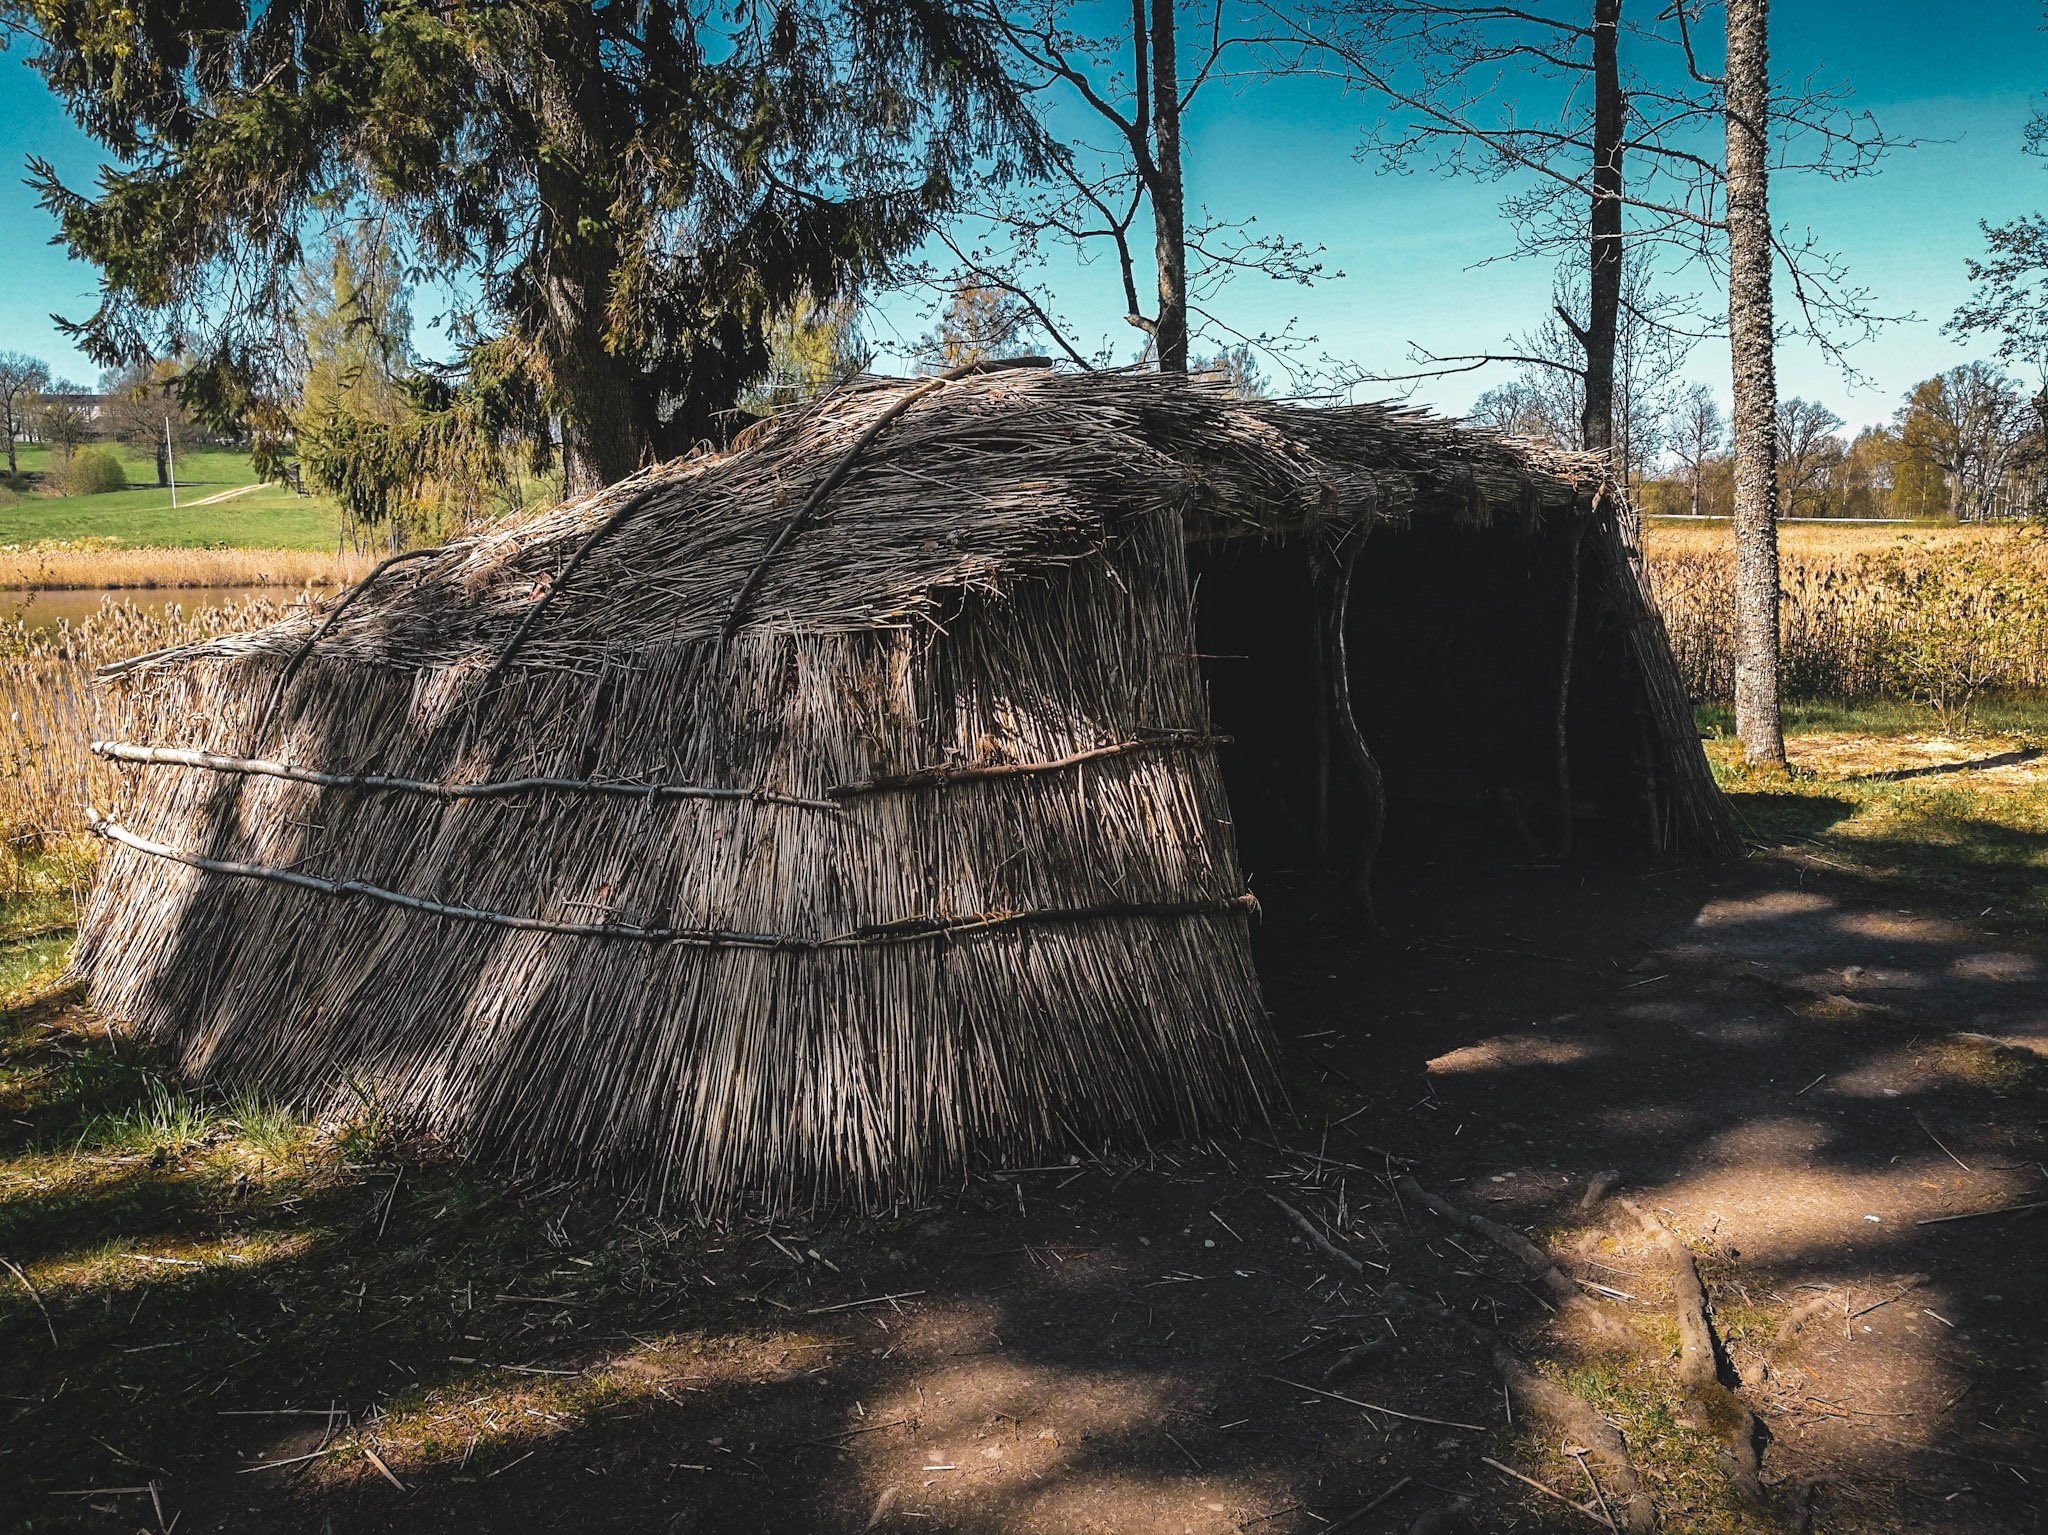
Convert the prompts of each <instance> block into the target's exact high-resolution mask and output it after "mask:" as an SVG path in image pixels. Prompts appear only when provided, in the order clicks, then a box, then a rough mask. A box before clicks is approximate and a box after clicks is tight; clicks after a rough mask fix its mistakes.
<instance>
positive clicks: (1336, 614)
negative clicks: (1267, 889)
mask: <svg viewBox="0 0 2048 1535" xmlns="http://www.w3.org/2000/svg"><path fill="white" fill-rule="evenodd" d="M1371 531H1372V524H1371V523H1370V522H1367V521H1360V522H1357V523H1354V524H1353V525H1352V526H1350V527H1348V528H1346V529H1345V530H1344V531H1343V532H1342V533H1341V534H1339V535H1338V537H1337V541H1336V543H1335V545H1334V546H1333V547H1332V548H1331V549H1329V550H1328V551H1327V552H1319V557H1318V558H1317V559H1316V565H1315V571H1316V581H1315V585H1316V602H1315V610H1316V616H1317V618H1318V619H1319V620H1320V621H1321V625H1322V630H1323V634H1322V645H1321V646H1320V647H1319V648H1320V649H1321V651H1322V653H1323V655H1324V656H1325V657H1326V660H1325V663H1324V665H1325V670H1326V674H1327V688H1326V692H1325V695H1324V707H1325V708H1326V709H1327V710H1328V716H1327V717H1328V720H1329V723H1330V724H1331V725H1332V726H1334V728H1335V729H1336V732H1337V734H1338V736H1340V737H1341V738H1342V739H1343V742H1344V746H1345V752H1346V755H1348V756H1349V757H1350V759H1351V766H1352V769H1353V770H1354V771H1355V772H1356V773H1357V775H1358V780H1359V788H1360V790H1361V797H1362V799H1363V803H1364V809H1365V823H1366V824H1365V834H1364V835H1363V836H1362V837H1360V838H1359V845H1358V852H1357V856H1356V861H1355V863H1354V864H1353V867H1352V874H1351V881H1350V884H1351V897H1352V900H1353V901H1354V902H1356V903H1357V906H1358V911H1359V918H1360V925H1361V926H1362V927H1363V928H1364V930H1365V931H1366V932H1367V933H1373V934H1376V933H1378V932H1379V918H1378V915H1377V914H1376V913H1375V912H1374V910H1373V901H1372V872H1373V865H1374V864H1375V863H1377V862H1378V861H1379V853H1380V842H1381V839H1382V838H1383V837H1384V836H1385V833H1386V826H1387V792H1386V780H1385V779H1384V778H1383V777H1382V775H1381V773H1380V765H1379V760H1378V759H1377V758H1375V757H1374V756H1373V754H1372V748H1371V747H1370V746H1369V745H1367V744H1366V739H1365V732H1364V731H1362V730H1360V729H1359V727H1358V716H1357V714H1356V713H1354V712H1353V710H1352V707H1351V657H1350V646H1349V643H1348V641H1347V639H1346V637H1345V626H1346V619H1347V617H1348V615H1349V613H1350V610H1351V577H1352V573H1353V572H1354V571H1355V570H1356V568H1357V565H1358V555H1359V551H1360V550H1361V549H1362V548H1363V547H1364V546H1365V539H1366V535H1367V534H1368V533H1370V532H1371Z"/></svg>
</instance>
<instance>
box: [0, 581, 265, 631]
mask: <svg viewBox="0 0 2048 1535" xmlns="http://www.w3.org/2000/svg"><path fill="white" fill-rule="evenodd" d="M297 595H298V588H296V587H289V586H156V587H122V588H119V589H116V588H113V587H78V588H74V589H71V590H67V591H54V592H24V591H0V623H5V622H6V621H8V620H9V619H12V618H14V617H16V616H17V615H18V616H20V617H22V618H24V619H26V620H27V621H28V626H29V628H30V629H31V630H38V629H54V628H55V627H56V626H57V623H58V621H59V620H60V619H67V618H68V619H69V620H71V622H72V623H74V624H75V623H78V622H79V621H81V620H82V619H87V618H90V617H92V616H93V614H95V613H97V612H98V611H99V610H100V604H101V603H102V602H104V601H106V599H107V598H109V597H118V598H119V599H120V600H121V601H123V602H130V603H133V604H134V605H135V606H136V607H138V608H141V609H142V610H143V611H144V612H145V613H161V612H162V611H163V610H164V609H165V608H167V607H170V606H172V605H173V604H175V605H177V606H178V607H181V608H183V609H184V610H185V611H186V612H188V613H189V612H191V611H192V610H193V609H194V608H217V607H219V606H220V605H221V604H222V603H227V602H247V601H249V600H250V599H251V598H254V597H268V598H269V599H270V600H271V601H273V602H279V603H284V602H289V601H291V599H292V598H293V597H295V596H297Z"/></svg>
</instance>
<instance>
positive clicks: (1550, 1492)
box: [1479, 1455, 1614, 1530]
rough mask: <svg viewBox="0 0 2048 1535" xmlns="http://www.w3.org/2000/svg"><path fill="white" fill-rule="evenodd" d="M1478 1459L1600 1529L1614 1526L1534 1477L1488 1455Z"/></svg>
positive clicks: (1608, 1528)
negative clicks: (1570, 1510) (1554, 1500)
mask: <svg viewBox="0 0 2048 1535" xmlns="http://www.w3.org/2000/svg"><path fill="white" fill-rule="evenodd" d="M1479 1459H1480V1460H1481V1461H1482V1462H1483V1463H1484V1464H1486V1465H1489V1466H1491V1467H1493V1469H1494V1470H1496V1471H1499V1472H1501V1473H1502V1474H1504V1475H1507V1476H1511V1477H1513V1478H1514V1479H1515V1480H1516V1481H1518V1482H1526V1483H1527V1484H1528V1485H1529V1486H1531V1487H1534V1488H1535V1489H1536V1490H1537V1491H1538V1492H1540V1493H1542V1494H1543V1495H1544V1496H1545V1497H1546V1498H1555V1499H1557V1501H1558V1502H1560V1503H1562V1504H1563V1505H1564V1506H1565V1507H1566V1508H1569V1509H1575V1510H1577V1511H1578V1512H1579V1513H1582V1514H1584V1515H1585V1516H1586V1517H1587V1518H1588V1519H1590V1520H1592V1521H1593V1522H1594V1523H1595V1524H1597V1525H1599V1526H1600V1528H1601V1529H1603V1530H1611V1529H1613V1528H1614V1525H1613V1523H1612V1522H1611V1521H1609V1520H1606V1519H1602V1518H1601V1517H1600V1516H1599V1515H1598V1514H1596V1513H1594V1512H1593V1511H1592V1510H1591V1509H1589V1508H1587V1507H1586V1506H1585V1505H1584V1504H1583V1503H1574V1502H1573V1501H1572V1500H1571V1499H1570V1498H1568V1497H1566V1496H1565V1495H1564V1494H1563V1493H1561V1492H1559V1491H1558V1490H1557V1489H1556V1488H1554V1487H1546V1486H1545V1485H1544V1484H1543V1483H1541V1482H1539V1481H1537V1480H1536V1478H1535V1477H1533V1476H1524V1475H1522V1473H1521V1472H1519V1471H1517V1470H1516V1469H1515V1468H1514V1467H1513V1466H1503V1465H1502V1464H1501V1463H1500V1462H1499V1461H1497V1460H1495V1459H1494V1458H1493V1457H1492V1456H1490V1455H1482V1456H1480V1457H1479Z"/></svg>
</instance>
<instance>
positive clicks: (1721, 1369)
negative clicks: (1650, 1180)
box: [1623, 1200, 1767, 1508]
mask: <svg viewBox="0 0 2048 1535" xmlns="http://www.w3.org/2000/svg"><path fill="white" fill-rule="evenodd" d="M1623 1207H1624V1208H1625V1209H1627V1210H1628V1212H1629V1213H1630V1214H1631V1215H1633V1216H1634V1217H1635V1218H1636V1220H1637V1222H1638V1223H1639V1224H1640V1225H1641V1227H1642V1231H1643V1235H1644V1236H1645V1237H1647V1238H1648V1239H1649V1240H1650V1242H1651V1243H1652V1244H1653V1245H1654V1246H1655V1247H1656V1248H1657V1249H1658V1251H1659V1252H1660V1253H1661V1254H1662V1256H1663V1258H1664V1264H1665V1277H1666V1279H1667V1281H1668V1282H1669V1284H1670V1286H1671V1303H1672V1310H1673V1314H1674V1317H1675V1319H1676V1320H1677V1323H1678V1383H1679V1385H1680V1386H1681V1387H1683V1388H1684V1390H1685V1393H1686V1395H1687V1396H1688V1397H1690V1398H1691V1399H1692V1401H1693V1403H1694V1405H1695V1406H1697V1407H1698V1408H1699V1411H1700V1415H1701V1416H1702V1417H1703V1418H1704V1419H1705V1420H1706V1422H1707V1425H1708V1427H1709V1428H1710V1429H1711V1430H1712V1432H1713V1434H1714V1437H1715V1439H1716V1440H1717V1441H1718V1448H1717V1450H1716V1454H1717V1456H1718V1458H1719V1459H1720V1461H1721V1466H1722V1469H1723V1471H1725V1472H1726V1474H1727V1476H1728V1480H1729V1482H1730V1484H1731V1485H1732V1486H1733V1487H1734V1488H1735V1490H1736V1492H1737V1493H1738V1494H1739V1495H1740V1496H1741V1497H1742V1498H1743V1499H1744V1500H1745V1501H1746V1502H1748V1503H1749V1504H1751V1505H1752V1506H1754V1507H1758V1508H1761V1507H1763V1506H1764V1504H1765V1501H1766V1500H1765V1496H1764V1488H1763V1456H1762V1449H1761V1446H1762V1444H1763V1442H1764V1440H1765V1439H1766V1437H1767V1430H1766V1429H1765V1427H1764V1422H1763V1420H1762V1419H1761V1418H1759V1417H1758V1416H1757V1415H1756V1414H1755V1413H1754V1412H1752V1411H1751V1410H1750V1408H1749V1405H1748V1404H1747V1403H1746V1402H1744V1401H1743V1400H1742V1399H1741V1398H1740V1397H1738V1396H1737V1395H1736V1394H1735V1392H1734V1391H1733V1390H1731V1389H1730V1386H1729V1381H1730V1379H1731V1378H1732V1375H1733V1372H1732V1371H1731V1370H1730V1368H1729V1366H1728V1362H1727V1360H1726V1358H1725V1357H1724V1356H1723V1354H1722V1352H1721V1343H1720V1340H1719V1339H1718V1338H1717V1337H1715V1336H1714V1324H1713V1320H1712V1313H1711V1311H1710V1309H1709V1305H1708V1301H1707V1290H1706V1286H1705V1285H1703V1284H1701V1283H1700V1271H1699V1265H1698V1264H1696V1263H1695V1262H1694V1261H1693V1256H1692V1251H1691V1249H1690V1248H1688V1247H1687V1246H1686V1245H1685V1243H1684V1242H1682V1241H1681V1240H1679V1237H1678V1234H1677V1233H1676V1232H1675V1231H1673V1230H1672V1229H1671V1228H1670V1227H1669V1226H1667V1225H1665V1224H1664V1223H1663V1222H1662V1221H1660V1220H1658V1219H1657V1218H1656V1217H1655V1216H1654V1215H1652V1214H1650V1213H1649V1212H1648V1211H1647V1210H1644V1209H1642V1208H1640V1207H1639V1206H1637V1205H1635V1204H1632V1203H1630V1202H1628V1201H1626V1200H1624V1201H1623Z"/></svg>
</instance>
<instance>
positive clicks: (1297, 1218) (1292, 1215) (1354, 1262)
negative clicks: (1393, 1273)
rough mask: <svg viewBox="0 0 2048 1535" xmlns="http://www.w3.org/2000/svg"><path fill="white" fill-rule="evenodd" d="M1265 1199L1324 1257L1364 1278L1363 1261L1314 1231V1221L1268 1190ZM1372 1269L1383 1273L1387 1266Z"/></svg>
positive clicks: (1376, 1266)
mask: <svg viewBox="0 0 2048 1535" xmlns="http://www.w3.org/2000/svg"><path fill="white" fill-rule="evenodd" d="M1266 1197H1267V1198H1268V1199H1270V1200H1272V1201H1273V1203H1274V1204H1276V1205H1278V1206H1279V1207H1280V1208H1281V1209H1282V1210H1283V1211H1285V1212H1286V1214H1287V1218H1288V1219H1289V1220H1291V1221H1293V1222H1294V1224H1295V1225H1296V1226H1298V1227H1300V1228H1301V1234H1302V1235H1303V1236H1305V1237H1307V1238H1308V1239H1309V1240H1310V1241H1311V1242H1313V1243H1315V1245H1316V1246H1317V1248H1319V1249H1320V1250H1321V1251H1322V1252H1323V1254H1324V1255H1325V1256H1327V1257H1329V1258H1332V1259H1334V1260H1335V1261H1336V1262H1338V1263H1341V1264H1343V1265H1344V1267H1346V1268H1348V1269H1350V1270H1351V1272H1352V1273H1354V1274H1356V1275H1357V1276H1358V1277H1359V1278H1360V1279H1363V1278H1365V1261H1364V1260H1363V1259H1361V1258H1356V1257H1353V1256H1352V1255H1351V1254H1350V1253H1348V1252H1346V1251H1344V1249H1343V1248H1341V1247H1339V1246H1338V1245H1337V1244H1336V1243H1335V1242H1332V1241H1331V1240H1330V1239H1329V1238H1328V1237H1326V1236H1324V1235H1323V1234H1322V1232H1320V1231H1318V1230H1317V1229H1316V1223H1315V1222H1314V1221H1312V1220H1310V1219H1309V1218H1308V1217H1307V1216H1306V1215H1303V1214H1302V1213H1301V1212H1300V1211H1299V1210H1297V1209H1295V1208H1294V1206H1293V1205H1291V1204H1289V1203H1288V1202H1287V1201H1286V1200H1284V1199H1282V1198H1281V1197H1280V1196H1279V1195H1278V1194H1275V1193H1273V1192H1272V1191H1271V1190H1268V1191H1267V1193H1266ZM1373 1267H1374V1268H1376V1269H1379V1270H1380V1271H1381V1272H1383V1273H1384V1272H1387V1266H1386V1265H1385V1264H1383V1263H1375V1264H1374V1265H1373Z"/></svg>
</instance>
